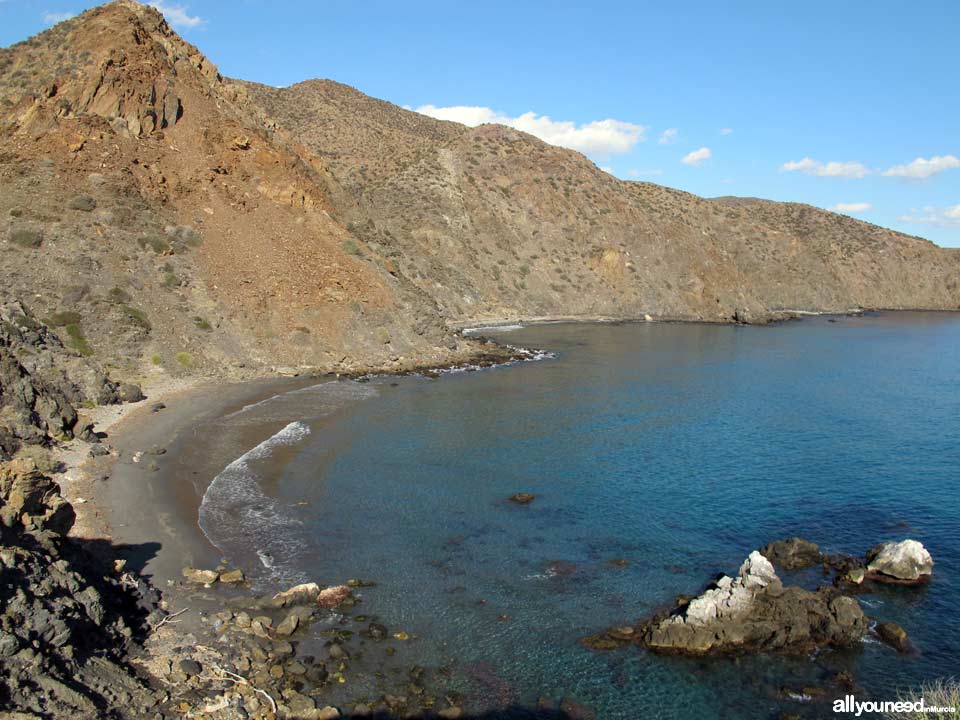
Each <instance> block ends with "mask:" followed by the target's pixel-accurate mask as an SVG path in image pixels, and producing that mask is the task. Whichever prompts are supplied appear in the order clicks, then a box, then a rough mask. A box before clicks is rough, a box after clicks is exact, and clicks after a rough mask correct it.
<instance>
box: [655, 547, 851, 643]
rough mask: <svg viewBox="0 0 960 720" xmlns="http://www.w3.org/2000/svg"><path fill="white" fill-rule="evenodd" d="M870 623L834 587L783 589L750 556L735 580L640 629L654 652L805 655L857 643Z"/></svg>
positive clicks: (764, 564)
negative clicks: (793, 652)
mask: <svg viewBox="0 0 960 720" xmlns="http://www.w3.org/2000/svg"><path fill="white" fill-rule="evenodd" d="M867 628H868V621H867V618H866V616H865V615H864V614H863V610H862V609H861V608H860V604H859V603H858V602H857V601H856V600H855V599H854V598H851V597H847V596H845V595H841V594H840V593H838V592H837V591H835V590H833V589H832V588H825V589H820V590H817V591H816V592H811V591H809V590H804V589H803V588H800V587H784V585H783V583H782V582H781V580H780V578H779V577H778V576H777V574H776V572H775V571H774V569H773V566H772V565H771V564H770V561H769V560H767V559H766V558H765V557H764V556H763V555H761V554H760V553H759V552H757V551H754V552H752V553H751V554H750V556H749V557H748V558H747V559H746V560H745V561H744V563H743V565H742V566H741V567H740V570H739V572H738V573H737V576H736V577H729V576H727V575H724V576H722V577H721V578H720V579H719V580H717V581H716V582H714V583H712V584H711V586H710V587H709V588H708V589H707V590H705V591H704V592H703V593H702V594H701V595H699V596H697V597H695V598H693V599H691V600H689V601H686V602H684V603H681V604H680V605H679V606H678V607H677V608H676V609H675V610H673V611H672V612H671V613H670V614H669V615H668V616H666V617H661V618H655V619H654V620H652V621H650V622H648V623H646V624H645V626H644V627H643V628H642V629H641V632H640V639H641V642H642V644H643V645H645V646H646V647H648V648H650V649H652V650H655V651H657V652H678V653H685V654H705V653H710V652H769V651H795V652H801V651H808V650H810V649H812V648H815V647H824V646H843V645H851V644H854V643H856V642H859V641H860V640H861V639H862V638H863V636H864V634H865V633H866V632H867Z"/></svg>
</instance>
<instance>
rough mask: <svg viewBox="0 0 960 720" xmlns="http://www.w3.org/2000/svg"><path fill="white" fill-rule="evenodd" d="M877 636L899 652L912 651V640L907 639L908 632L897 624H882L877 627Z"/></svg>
mask: <svg viewBox="0 0 960 720" xmlns="http://www.w3.org/2000/svg"><path fill="white" fill-rule="evenodd" d="M876 631H877V635H879V636H880V639H881V640H883V641H884V642H885V643H887V644H888V645H890V646H891V647H893V648H896V649H897V651H898V652H902V653H905V652H908V651H909V650H910V638H909V637H907V631H906V630H904V629H903V628H902V627H900V626H899V625H897V624H896V623H892V622H891V623H880V624H879V625H877V627H876Z"/></svg>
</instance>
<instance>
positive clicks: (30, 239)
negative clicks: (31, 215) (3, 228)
mask: <svg viewBox="0 0 960 720" xmlns="http://www.w3.org/2000/svg"><path fill="white" fill-rule="evenodd" d="M10 242H12V243H13V244H15V245H19V246H20V247H25V248H37V247H40V245H41V243H43V233H41V232H40V231H39V230H31V229H30V228H18V229H16V230H13V231H11V232H10Z"/></svg>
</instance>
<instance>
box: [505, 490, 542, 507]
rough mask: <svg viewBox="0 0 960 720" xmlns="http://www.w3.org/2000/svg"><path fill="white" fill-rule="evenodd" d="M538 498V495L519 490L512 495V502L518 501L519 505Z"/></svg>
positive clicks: (527, 503)
mask: <svg viewBox="0 0 960 720" xmlns="http://www.w3.org/2000/svg"><path fill="white" fill-rule="evenodd" d="M536 499H537V496H536V495H534V494H533V493H527V492H518V493H516V494H514V495H511V496H510V502H512V503H516V504H517V505H529V504H530V503H532V502H533V501H534V500H536Z"/></svg>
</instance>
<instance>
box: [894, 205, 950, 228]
mask: <svg viewBox="0 0 960 720" xmlns="http://www.w3.org/2000/svg"><path fill="white" fill-rule="evenodd" d="M923 212H924V213H925V214H924V215H903V216H901V217H900V219H901V220H903V221H904V222H908V223H922V224H924V225H940V226H941V227H960V204H957V205H952V206H951V207H948V208H946V209H944V210H938V209H937V208H935V207H930V206H927V207H925V208H923Z"/></svg>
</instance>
